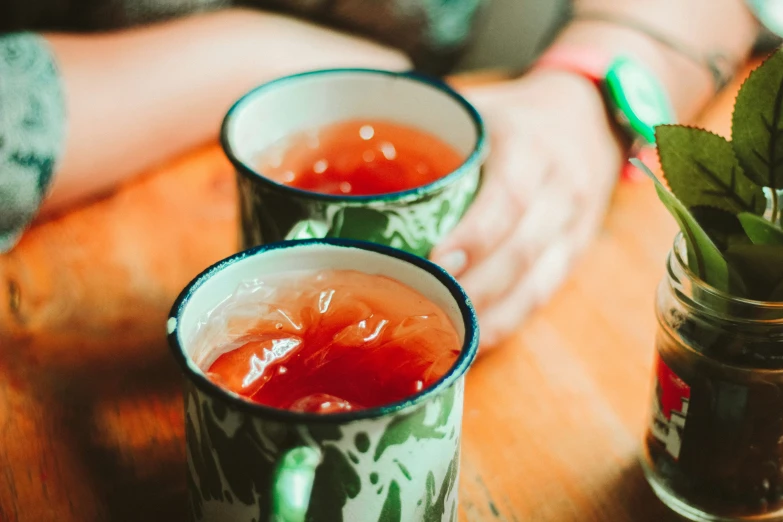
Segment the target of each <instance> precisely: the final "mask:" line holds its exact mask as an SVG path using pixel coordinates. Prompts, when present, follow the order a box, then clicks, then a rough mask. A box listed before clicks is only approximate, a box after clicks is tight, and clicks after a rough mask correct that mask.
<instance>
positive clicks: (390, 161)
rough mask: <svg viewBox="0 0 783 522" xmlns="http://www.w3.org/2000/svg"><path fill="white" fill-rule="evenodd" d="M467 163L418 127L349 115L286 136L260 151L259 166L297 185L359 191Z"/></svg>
mask: <svg viewBox="0 0 783 522" xmlns="http://www.w3.org/2000/svg"><path fill="white" fill-rule="evenodd" d="M462 163H463V158H462V157H461V155H460V154H459V153H458V152H457V151H456V150H454V149H453V148H452V147H451V146H450V145H448V144H447V143H445V142H444V141H443V140H441V139H439V138H437V137H436V136H433V135H431V134H429V133H427V132H424V131H421V130H419V129H416V128H414V127H408V126H406V125H400V124H398V123H392V122H386V121H367V120H349V121H344V122H339V123H334V124H331V125H327V126H325V127H322V128H320V129H317V130H314V131H308V132H303V133H300V134H297V135H294V136H291V137H289V138H286V139H285V140H283V141H281V142H280V143H278V144H276V145H274V146H272V147H271V148H270V149H269V150H268V151H266V152H265V153H264V154H262V155H261V157H260V158H259V161H258V168H259V170H260V172H262V173H263V174H264V175H265V176H267V177H269V178H271V179H273V180H275V181H277V182H279V183H283V184H286V185H290V186H292V187H297V188H300V189H303V190H309V191H312V192H321V193H325V194H353V195H357V196H358V195H372V194H387V193H391V192H399V191H403V190H408V189H412V188H415V187H420V186H423V185H427V184H428V183H432V182H433V181H435V180H437V179H440V178H442V177H443V176H446V175H447V174H450V173H451V172H453V171H454V170H456V169H457V168H458V167H459V166H460V165H461V164H462Z"/></svg>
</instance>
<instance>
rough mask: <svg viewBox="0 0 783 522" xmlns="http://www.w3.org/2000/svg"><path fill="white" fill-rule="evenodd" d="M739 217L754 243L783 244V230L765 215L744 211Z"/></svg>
mask: <svg viewBox="0 0 783 522" xmlns="http://www.w3.org/2000/svg"><path fill="white" fill-rule="evenodd" d="M737 218H738V219H739V221H740V223H741V224H742V228H743V229H744V230H745V233H746V234H747V235H748V238H750V240H751V241H752V242H753V244H754V245H783V230H781V229H780V227H777V226H775V225H774V224H773V223H771V222H769V221H767V220H766V219H764V218H763V217H760V216H757V215H755V214H748V213H745V212H743V213H741V214H738V215H737Z"/></svg>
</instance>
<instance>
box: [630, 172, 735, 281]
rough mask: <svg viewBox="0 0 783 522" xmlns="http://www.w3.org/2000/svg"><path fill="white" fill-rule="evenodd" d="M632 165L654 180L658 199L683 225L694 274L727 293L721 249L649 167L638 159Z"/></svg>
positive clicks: (689, 263) (727, 278)
mask: <svg viewBox="0 0 783 522" xmlns="http://www.w3.org/2000/svg"><path fill="white" fill-rule="evenodd" d="M631 163H633V165H634V166H635V167H636V168H638V169H639V170H641V171H642V172H644V173H645V174H647V176H649V177H650V179H652V180H653V182H654V183H655V190H656V192H658V197H659V198H660V200H661V202H663V204H664V205H665V206H666V208H667V209H669V212H670V213H671V215H672V216H673V217H674V219H675V220H676V221H677V223H678V224H679V225H680V230H682V234H683V236H684V237H685V243H686V245H687V247H688V266H689V267H690V269H691V271H692V272H693V273H695V274H696V275H697V276H699V277H700V278H701V279H702V280H704V281H706V282H707V283H709V284H710V285H712V286H714V287H715V288H717V289H719V290H722V291H724V292H728V291H729V267H728V265H727V264H726V260H725V259H723V256H722V255H721V253H720V250H718V247H716V246H715V244H714V243H713V242H712V240H711V239H710V237H709V236H708V235H707V233H706V232H705V231H704V229H703V228H701V225H699V223H698V221H696V219H695V218H694V217H693V216H692V215H691V213H690V212H689V211H688V209H687V208H686V207H685V205H683V204H682V202H680V200H678V199H677V198H676V197H675V196H674V194H672V193H671V192H669V191H668V190H667V189H666V187H664V186H663V184H662V183H661V182H660V181H659V180H658V178H657V177H656V176H655V174H653V173H652V171H651V170H650V169H649V168H647V165H645V164H644V163H642V162H641V161H639V160H638V159H635V158H634V159H631Z"/></svg>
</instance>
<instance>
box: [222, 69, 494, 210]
mask: <svg viewBox="0 0 783 522" xmlns="http://www.w3.org/2000/svg"><path fill="white" fill-rule="evenodd" d="M345 73H347V74H376V75H384V76H390V77H394V78H401V79H406V80H413V81H416V82H419V83H422V84H425V85H428V86H429V87H432V88H434V89H436V90H439V91H441V92H443V93H445V94H446V95H448V96H449V97H450V98H452V99H453V100H455V101H456V102H457V103H458V104H459V105H461V106H462V108H463V109H465V111H466V112H467V113H468V115H469V116H470V118H471V120H472V121H473V125H474V127H475V129H476V144H475V145H474V147H473V151H472V152H471V153H470V155H468V157H467V158H466V159H465V161H464V162H463V163H462V164H461V165H460V166H459V167H457V168H456V169H455V170H454V171H453V172H450V173H449V174H447V175H446V176H443V177H442V178H438V179H436V180H435V181H433V182H431V183H428V184H426V185H422V186H420V187H415V188H412V189H408V190H402V191H398V192H389V193H385V194H376V195H369V196H352V195H336V194H323V193H320V192H311V191H308V190H302V189H299V188H296V187H291V186H288V185H284V184H282V183H278V182H276V181H274V180H272V179H270V178H268V177H267V176H265V175H264V174H263V173H261V172H259V171H257V170H256V169H254V168H253V167H251V166H249V165H247V164H246V163H245V162H243V161H242V160H240V159H239V158H238V157H237V155H236V154H235V153H234V147H233V146H232V145H231V140H230V137H229V126H230V124H231V120H232V119H233V118H234V117H235V116H236V114H237V113H238V112H239V111H240V110H242V108H243V105H245V104H246V103H249V102H250V101H251V100H252V99H253V98H255V97H256V96H259V95H261V94H263V93H265V92H266V91H269V90H271V89H274V88H279V87H281V86H283V85H285V84H286V83H290V82H294V81H296V80H299V79H302V78H307V77H311V76H319V75H327V74H345ZM220 144H221V146H222V148H223V152H224V153H225V155H226V156H227V157H228V159H229V160H230V161H231V163H232V164H233V165H234V168H235V169H236V170H237V172H238V173H239V174H241V175H242V176H245V177H247V178H248V179H250V180H252V181H256V182H261V183H263V184H265V185H268V186H270V187H272V188H274V189H275V190H280V191H284V192H288V193H290V194H292V195H295V196H298V197H301V198H309V199H315V200H323V201H330V202H341V203H345V202H356V203H360V202H375V201H397V200H400V199H406V198H408V197H412V196H413V197H415V196H419V197H420V196H422V195H426V194H431V193H433V192H437V191H439V190H440V189H442V188H444V187H446V186H448V185H449V184H451V183H453V182H454V181H455V180H457V179H459V178H461V177H462V176H465V175H467V173H468V172H472V171H473V169H475V168H480V166H481V165H482V163H483V162H484V159H485V156H486V151H487V133H486V130H485V127H484V120H483V119H482V117H481V115H480V114H479V112H478V111H477V110H476V108H475V107H474V106H473V105H472V104H471V103H470V102H469V101H468V100H466V99H465V98H464V97H463V96H462V95H461V94H459V93H458V92H457V91H455V90H454V89H452V88H451V87H450V86H449V85H448V84H446V83H445V82H444V81H442V80H440V79H439V78H434V77H431V76H427V75H424V74H421V73H418V72H414V71H408V72H396V71H386V70H382V69H365V68H334V69H319V70H314V71H306V72H302V73H298V74H292V75H289V76H283V77H281V78H277V79H275V80H272V81H269V82H266V83H264V84H261V85H259V86H258V87H255V88H254V89H252V90H250V91H248V92H247V93H245V94H244V95H243V96H242V97H240V98H239V99H238V100H237V101H236V102H234V104H233V105H232V106H231V108H230V109H229V110H228V112H227V113H226V116H225V117H224V118H223V123H222V125H221V128H220Z"/></svg>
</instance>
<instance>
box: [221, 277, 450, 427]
mask: <svg viewBox="0 0 783 522" xmlns="http://www.w3.org/2000/svg"><path fill="white" fill-rule="evenodd" d="M265 284H266V285H267V287H266V290H265V291H259V292H256V293H257V294H259V295H260V296H262V298H261V301H262V302H261V303H260V304H259V302H255V303H252V302H251V301H248V303H249V304H248V306H252V309H253V310H258V311H259V316H258V317H257V319H255V318H254V319H252V320H251V322H252V323H253V324H252V326H250V327H247V328H246V330H244V329H243V330H242V331H243V332H244V333H243V334H242V335H240V336H239V337H238V338H237V339H234V340H232V342H231V344H230V348H233V349H231V350H230V351H227V352H225V349H226V348H225V346H216V347H215V348H216V352H217V353H220V352H225V353H223V354H222V355H220V356H219V357H218V358H217V359H216V360H215V361H214V362H213V363H212V364H210V365H209V370H208V372H207V376H208V377H209V378H210V379H211V380H212V381H213V382H215V383H217V384H219V385H220V386H223V387H225V388H227V389H229V390H231V391H234V392H236V393H238V394H240V395H242V396H243V397H246V398H248V399H250V400H252V401H254V402H258V403H261V404H265V405H268V406H273V407H276V408H282V409H288V410H293V411H305V412H315V413H334V412H343V411H353V410H359V409H364V408H370V407H375V406H382V405H385V404H390V403H393V402H397V401H400V400H402V399H405V398H406V397H409V396H411V395H413V394H415V393H417V392H419V391H421V390H423V389H425V388H427V387H429V386H431V385H432V384H433V383H435V382H436V381H437V380H438V379H440V378H441V377H442V376H443V375H445V373H446V372H447V371H448V370H449V369H450V368H451V367H452V365H453V364H454V362H455V361H456V359H457V357H458V355H459V353H460V342H459V338H458V335H457V332H456V330H455V328H454V325H453V324H452V323H451V321H450V320H449V318H448V317H447V316H446V314H445V313H444V312H443V311H442V310H441V309H440V308H438V307H437V306H436V305H435V304H434V303H432V302H431V301H429V300H428V299H426V298H425V297H424V296H422V295H421V294H419V293H418V292H416V291H414V290H413V289H411V288H410V287H407V286H405V285H403V284H401V283H399V282H397V281H395V280H393V279H390V278H387V277H384V276H377V275H368V274H364V273H361V272H356V271H350V270H329V271H322V272H301V273H298V274H297V275H296V276H295V277H287V278H285V279H281V280H280V281H265ZM270 287H271V288H272V289H271V290H270ZM250 295H251V298H250V299H252V295H253V294H250ZM242 299H243V300H245V299H249V298H248V297H242ZM228 306H230V307H231V310H232V311H233V312H234V313H236V311H237V310H238V308H237V304H236V303H234V304H232V303H230V302H229V305H228ZM241 306H244V305H243V304H241ZM213 313H214V312H213ZM237 321H238V322H239V323H241V325H246V324H247V315H246V314H244V318H243V319H238V320H237ZM240 328H241V326H240ZM228 329H229V330H232V329H233V330H235V331H236V329H237V326H236V325H232V324H231V321H230V320H229V322H228Z"/></svg>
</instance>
